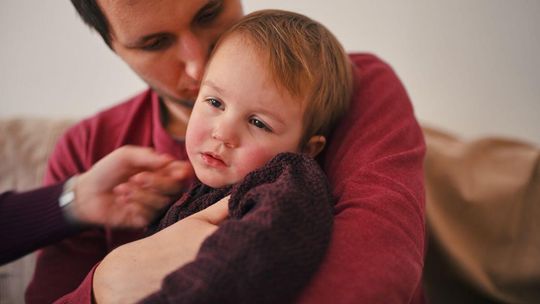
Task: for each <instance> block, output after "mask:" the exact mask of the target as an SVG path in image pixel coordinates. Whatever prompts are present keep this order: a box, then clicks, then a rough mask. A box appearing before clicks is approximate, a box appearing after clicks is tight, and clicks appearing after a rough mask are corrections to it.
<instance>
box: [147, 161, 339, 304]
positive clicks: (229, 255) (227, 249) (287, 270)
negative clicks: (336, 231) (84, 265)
mask: <svg viewBox="0 0 540 304" xmlns="http://www.w3.org/2000/svg"><path fill="white" fill-rule="evenodd" d="M228 194H230V195H231V197H230V200H229V219H228V220H226V221H225V222H224V223H222V224H221V225H220V227H219V229H218V230H216V232H214V233H213V234H212V235H211V236H210V237H208V238H207V239H206V240H205V241H204V243H203V244H202V246H201V249H200V251H199V253H198V255H197V257H196V259H195V261H194V262H191V263H189V264H187V265H186V266H184V267H182V268H180V269H179V270H176V271H175V272H173V273H172V274H170V275H168V276H167V277H166V279H165V280H164V283H163V287H162V289H161V290H160V291H159V292H156V293H155V294H153V295H151V296H149V297H148V298H146V299H145V300H144V301H143V302H144V303H272V304H273V303H289V302H291V301H292V300H294V298H295V297H296V296H297V295H298V293H299V292H300V290H301V289H302V288H303V287H304V286H305V285H306V284H307V282H308V280H309V279H310V278H311V276H312V275H313V274H314V273H315V271H316V270H317V268H318V266H319V264H320V263H321V261H322V259H323V257H324V254H325V252H326V248H327V246H328V242H329V240H330V234H331V227H332V202H333V200H332V196H331V193H330V190H329V186H328V182H327V181H326V177H325V176H324V173H323V172H322V170H321V169H320V168H319V166H318V165H317V163H316V162H315V161H314V160H312V159H310V158H309V157H306V156H303V155H300V154H293V153H282V154H279V155H278V156H276V157H275V158H273V159H272V160H271V161H270V162H269V163H268V164H267V165H266V166H264V167H263V168H261V169H259V170H256V171H254V172H252V173H250V174H249V175H248V176H246V178H245V179H244V180H243V181H242V182H240V183H238V184H236V185H235V186H233V187H225V188H220V189H212V188H210V187H208V186H205V185H203V184H200V183H197V184H196V185H195V187H193V188H192V189H191V191H189V192H188V193H187V194H186V195H184V196H183V197H182V199H180V200H179V201H178V202H176V203H175V204H174V205H173V206H172V207H171V208H170V209H169V211H168V212H167V214H166V215H165V216H164V217H163V219H162V220H161V222H160V224H159V230H161V229H164V228H166V227H168V226H170V225H172V224H174V223H176V222H177V221H179V220H181V219H183V218H185V217H187V216H189V215H192V214H194V213H196V212H198V211H200V210H203V209H205V208H206V207H208V206H210V205H212V204H214V203H215V202H217V201H219V200H220V199H222V198H223V197H225V196H227V195H228ZM276 286H279V288H276Z"/></svg>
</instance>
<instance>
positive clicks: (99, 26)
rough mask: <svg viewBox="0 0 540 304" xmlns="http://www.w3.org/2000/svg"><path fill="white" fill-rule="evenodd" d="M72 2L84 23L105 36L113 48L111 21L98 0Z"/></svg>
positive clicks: (73, 0)
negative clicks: (110, 29) (108, 20)
mask: <svg viewBox="0 0 540 304" xmlns="http://www.w3.org/2000/svg"><path fill="white" fill-rule="evenodd" d="M71 3H72V4H73V6H74V7H75V9H76V10H77V13H79V16H80V17H81V18H82V20H83V21H84V23H86V24H87V25H88V26H89V27H90V28H93V29H94V30H96V31H97V32H98V33H99V34H100V35H101V38H103V41H105V43H106V44H107V45H108V46H109V47H110V48H111V49H112V46H111V33H110V32H109V23H108V22H107V18H105V15H104V14H103V12H102V11H101V8H100V7H99V5H98V4H97V1H96V0H71Z"/></svg>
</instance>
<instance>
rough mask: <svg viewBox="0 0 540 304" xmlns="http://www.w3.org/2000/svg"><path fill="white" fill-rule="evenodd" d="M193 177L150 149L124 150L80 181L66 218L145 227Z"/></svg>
mask: <svg viewBox="0 0 540 304" xmlns="http://www.w3.org/2000/svg"><path fill="white" fill-rule="evenodd" d="M192 175H193V169H192V168H191V165H190V164H189V163H188V162H180V161H174V160H173V158H172V157H171V156H168V155H164V154H158V153H156V152H154V151H153V150H152V149H150V148H143V147H134V146H124V147H121V148H119V149H117V150H115V151H113V152H112V153H111V154H109V155H107V156H106V157H104V158H103V159H101V160H100V161H99V162H97V163H96V164H95V165H94V166H93V167H92V168H91V169H90V170H88V171H87V172H85V173H83V174H81V175H80V176H78V177H77V178H76V181H75V201H74V202H73V203H71V204H70V205H69V206H68V207H67V208H66V212H67V216H68V217H69V218H70V219H72V220H73V221H75V222H77V223H81V224H90V225H102V226H109V227H116V228H139V227H144V226H146V225H148V223H150V222H151V221H152V220H153V219H154V218H155V216H156V215H157V214H158V213H159V210H160V209H162V208H163V207H165V206H167V205H168V203H169V202H170V200H171V198H170V195H172V194H174V193H178V192H179V191H180V189H181V187H182V185H183V184H182V181H184V180H186V179H187V178H189V177H191V176H192Z"/></svg>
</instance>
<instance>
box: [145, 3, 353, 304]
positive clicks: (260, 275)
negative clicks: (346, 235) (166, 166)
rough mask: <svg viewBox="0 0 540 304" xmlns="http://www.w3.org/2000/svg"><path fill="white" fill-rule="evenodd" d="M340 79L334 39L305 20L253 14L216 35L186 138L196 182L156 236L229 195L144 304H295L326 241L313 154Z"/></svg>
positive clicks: (342, 102)
mask: <svg viewBox="0 0 540 304" xmlns="http://www.w3.org/2000/svg"><path fill="white" fill-rule="evenodd" d="M351 77H352V76H351V67H350V63H349V59H348V57H347V55H346V53H345V52H344V50H343V48H342V47H341V45H340V44H339V42H338V41H337V40H336V38H335V37H334V36H333V35H332V34H331V33H330V32H329V31H328V30H327V29H326V28H324V27H323V26H322V25H321V24H319V23H317V22H315V21H313V20H311V19H309V18H307V17H305V16H302V15H299V14H296V13H292V12H285V11H277V10H266V11H259V12H255V13H252V14H250V15H248V16H246V17H244V18H243V19H242V20H241V21H240V22H239V23H238V24H236V25H235V26H233V27H232V28H231V29H230V30H229V31H227V32H226V33H225V34H223V36H222V37H221V38H220V40H219V41H218V43H217V45H216V47H215V49H214V51H213V53H212V55H211V58H210V60H209V63H208V67H207V69H206V74H205V75H204V77H203V80H202V82H201V87H200V91H199V95H198V98H197V100H196V102H195V105H194V107H193V112H192V114H191V118H190V120H189V124H188V128H187V133H186V149H187V153H188V156H189V159H190V161H191V163H192V165H193V168H194V170H195V173H196V176H197V178H198V180H199V182H197V183H195V185H194V186H193V187H192V188H191V190H190V191H188V192H187V193H186V194H185V195H184V196H183V197H182V198H181V199H180V200H179V201H178V202H176V203H175V204H174V205H173V206H171V208H170V209H169V210H168V212H167V213H166V214H165V216H164V217H163V218H162V219H161V221H160V223H159V226H158V227H156V229H164V228H166V227H168V226H170V225H172V224H174V223H175V222H177V221H179V220H181V219H182V218H184V217H186V216H189V215H191V214H193V213H195V212H197V211H200V210H202V209H204V208H206V207H208V206H210V205H212V204H214V203H216V202H217V201H219V200H221V199H223V198H225V197H228V196H230V198H229V218H228V219H227V220H226V221H225V222H223V223H222V224H221V225H220V227H219V229H218V230H217V231H216V232H214V233H213V234H212V235H211V236H210V237H209V238H208V239H206V240H205V242H204V243H203V244H202V246H201V249H200V251H199V253H198V255H197V257H196V259H195V261H193V262H191V263H189V264H187V265H185V266H184V267H182V268H180V269H178V270H176V271H175V272H173V273H172V274H170V275H169V276H167V277H166V278H165V280H164V283H163V285H162V290H161V291H160V293H159V294H158V293H156V294H153V295H150V296H149V297H148V298H146V299H145V301H147V302H153V301H158V299H161V298H162V297H163V296H164V294H166V296H167V299H169V300H171V301H175V299H176V300H181V301H182V302H187V303H192V302H198V303H199V302H204V303H223V302H230V303H284V302H290V301H293V300H294V299H295V297H296V296H297V295H298V293H299V292H300V291H301V289H302V288H303V287H304V286H305V285H306V284H307V283H308V281H309V279H310V278H311V276H312V275H313V274H314V272H315V271H316V270H317V267H318V266H319V264H320V262H321V261H322V259H323V258H324V255H325V251H326V247H327V245H328V242H329V240H330V235H331V227H332V216H333V212H332V203H333V202H332V201H333V199H332V196H331V193H330V191H329V186H328V183H327V180H326V177H325V176H324V173H323V172H322V170H321V169H320V168H319V167H318V165H317V163H316V162H315V161H314V160H313V158H314V157H315V156H316V155H317V154H319V152H321V150H322V149H323V148H324V146H325V143H326V137H327V136H328V134H329V132H331V130H332V126H333V125H334V123H335V122H336V120H337V119H339V118H340V117H341V116H342V115H343V114H344V112H345V111H346V109H347V106H348V103H349V99H350V94H351V91H352V84H351V83H352V79H351ZM154 231H155V230H154Z"/></svg>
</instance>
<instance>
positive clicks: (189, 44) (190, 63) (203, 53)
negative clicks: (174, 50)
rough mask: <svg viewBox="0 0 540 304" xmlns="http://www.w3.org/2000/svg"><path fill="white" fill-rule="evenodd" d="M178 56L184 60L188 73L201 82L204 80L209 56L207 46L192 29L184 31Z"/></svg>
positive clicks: (190, 76)
mask: <svg viewBox="0 0 540 304" xmlns="http://www.w3.org/2000/svg"><path fill="white" fill-rule="evenodd" d="M178 56H179V57H180V60H181V61H183V62H184V66H185V67H184V69H185V72H186V75H187V76H188V77H189V78H191V79H192V80H195V81H196V82H197V83H199V82H200V81H201V80H202V76H203V74H204V67H205V65H206V60H207V57H208V50H207V46H205V44H204V42H203V41H201V39H200V38H199V37H197V36H196V35H195V34H194V33H192V32H191V31H186V32H184V33H182V35H181V37H180V44H179V50H178Z"/></svg>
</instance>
